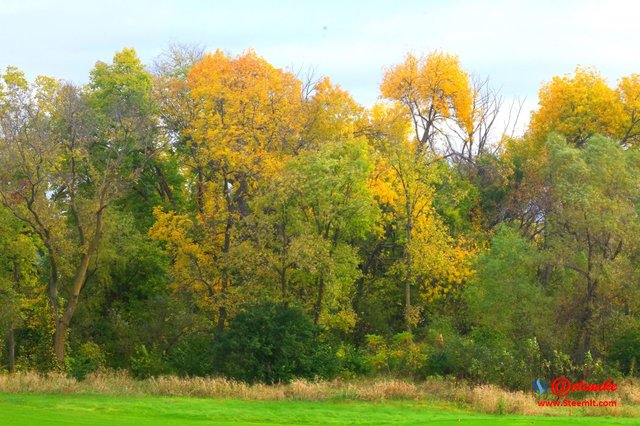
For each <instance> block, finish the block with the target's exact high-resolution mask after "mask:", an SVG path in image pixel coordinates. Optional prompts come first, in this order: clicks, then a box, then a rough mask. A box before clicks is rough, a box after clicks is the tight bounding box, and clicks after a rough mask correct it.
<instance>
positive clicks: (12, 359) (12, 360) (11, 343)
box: [7, 325, 16, 373]
mask: <svg viewBox="0 0 640 426" xmlns="http://www.w3.org/2000/svg"><path fill="white" fill-rule="evenodd" d="M7 349H8V350H9V373H13V371H14V370H15V367H16V341H15V336H14V331H13V325H10V326H9V335H8V336H7Z"/></svg>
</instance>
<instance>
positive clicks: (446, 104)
mask: <svg viewBox="0 0 640 426" xmlns="http://www.w3.org/2000/svg"><path fill="white" fill-rule="evenodd" d="M380 90H381V92H382V96H384V97H385V98H387V99H390V100H393V101H396V102H399V103H400V104H401V105H402V106H403V107H404V108H405V110H406V112H407V114H408V116H409V117H410V118H411V120H412V122H413V128H414V131H415V135H416V139H417V140H418V141H419V142H420V143H419V144H418V145H417V151H418V153H421V152H422V151H424V150H425V149H429V150H430V151H431V152H432V153H434V154H436V153H442V147H439V146H438V145H439V144H440V143H441V142H444V143H445V144H446V145H449V144H450V141H447V140H444V141H443V139H446V138H447V137H449V136H450V135H452V134H456V135H460V134H461V135H463V138H464V139H470V138H471V136H470V135H472V133H473V131H474V126H473V102H474V101H473V100H474V91H473V89H472V84H471V82H470V78H469V74H468V73H467V72H466V71H464V70H463V69H462V66H461V65H460V61H459V59H458V57H457V56H454V55H450V54H448V53H444V52H431V53H430V54H428V55H427V56H424V57H416V56H414V55H412V54H408V55H407V56H406V58H405V60H404V62H402V63H400V64H398V65H396V66H394V67H392V68H391V69H389V70H388V71H387V72H386V73H385V75H384V79H383V81H382V85H381V86H380ZM452 127H453V128H457V129H460V131H454V132H453V133H452V132H450V131H449V129H450V128H452Z"/></svg>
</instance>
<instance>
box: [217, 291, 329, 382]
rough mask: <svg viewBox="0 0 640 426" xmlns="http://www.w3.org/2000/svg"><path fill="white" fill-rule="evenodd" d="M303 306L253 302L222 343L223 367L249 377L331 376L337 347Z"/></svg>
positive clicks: (234, 375)
mask: <svg viewBox="0 0 640 426" xmlns="http://www.w3.org/2000/svg"><path fill="white" fill-rule="evenodd" d="M319 331H320V330H319V329H318V328H317V327H316V326H314V325H313V323H312V322H311V320H310V319H309V318H308V317H307V316H306V315H305V314H304V313H303V312H302V310H301V309H299V308H295V307H288V306H285V305H283V304H273V303H265V304H262V305H256V306H248V307H246V310H245V311H244V312H242V313H240V314H238V316H237V317H236V318H235V319H234V320H233V321H231V323H230V324H229V327H228V328H227V330H225V332H224V333H222V335H220V336H219V342H218V343H217V360H218V361H217V362H218V365H217V368H218V369H219V372H220V373H223V374H224V375H226V376H228V377H231V378H234V379H237V380H242V381H246V382H250V383H253V382H264V383H286V382H289V381H291V380H292V379H294V378H307V379H314V378H316V377H319V378H330V377H333V376H334V375H335V374H336V373H337V369H338V360H337V358H336V355H335V352H334V350H333V349H332V348H331V347H330V346H329V345H327V344H326V343H324V342H323V341H322V339H321V338H319V337H318V333H319Z"/></svg>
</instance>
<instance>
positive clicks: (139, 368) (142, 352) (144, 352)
mask: <svg viewBox="0 0 640 426" xmlns="http://www.w3.org/2000/svg"><path fill="white" fill-rule="evenodd" d="M130 365H131V367H130V368H129V371H130V372H131V374H132V375H133V377H135V378H137V379H146V378H148V377H155V376H160V375H162V374H167V373H168V372H169V368H168V366H167V364H166V362H165V360H164V358H163V355H162V354H161V353H160V351H159V350H158V349H157V348H152V349H151V350H149V349H147V347H146V346H145V345H139V346H138V347H137V348H136V351H135V353H134V354H133V356H132V357H131V360H130Z"/></svg>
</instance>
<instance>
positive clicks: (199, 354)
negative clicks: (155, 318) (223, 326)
mask: <svg viewBox="0 0 640 426" xmlns="http://www.w3.org/2000/svg"><path fill="white" fill-rule="evenodd" d="M169 363H170V364H171V366H172V367H173V369H174V370H175V372H176V373H177V374H178V375H180V376H209V375H212V374H214V373H215V351H214V336H213V335H208V334H197V335H189V336H186V337H185V338H183V339H182V340H180V342H178V344H177V345H176V346H175V347H174V348H173V349H172V350H171V353H170V354H169Z"/></svg>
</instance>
